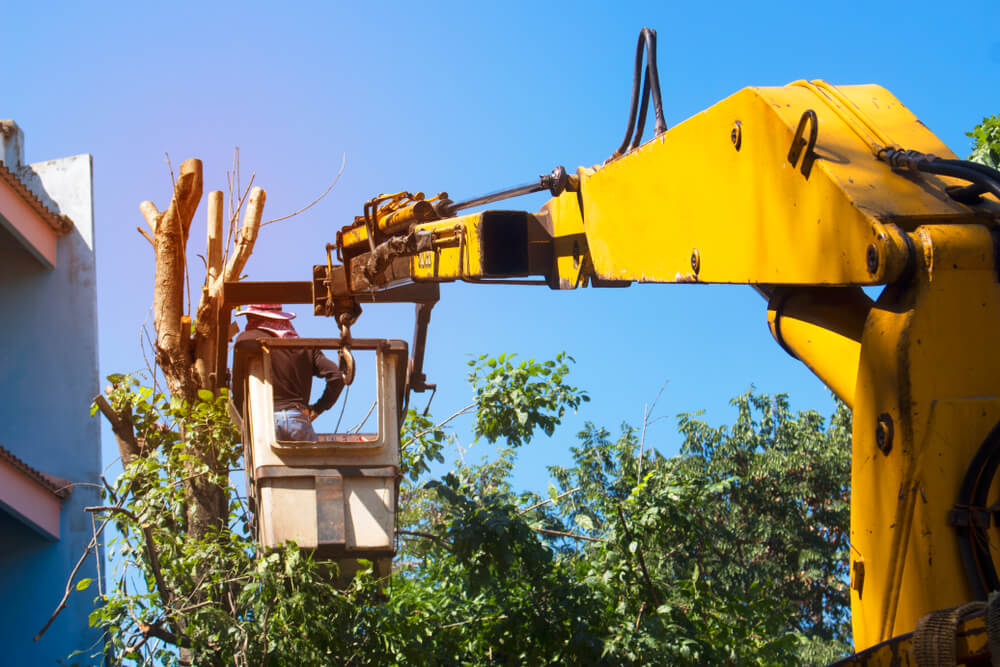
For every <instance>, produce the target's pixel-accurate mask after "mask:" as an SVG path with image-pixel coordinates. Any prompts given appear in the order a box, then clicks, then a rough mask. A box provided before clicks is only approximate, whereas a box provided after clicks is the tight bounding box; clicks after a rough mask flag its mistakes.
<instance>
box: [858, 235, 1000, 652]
mask: <svg viewBox="0 0 1000 667" xmlns="http://www.w3.org/2000/svg"><path fill="white" fill-rule="evenodd" d="M911 238H912V240H913V242H914V245H915V247H916V248H917V251H918V252H917V267H916V271H915V276H914V279H913V280H912V281H911V282H910V283H909V284H907V285H905V286H903V285H901V286H890V287H887V288H886V290H885V291H884V292H883V294H882V295H881V297H880V298H879V299H878V301H877V303H876V305H875V306H874V307H873V308H872V309H871V311H870V313H869V316H868V319H867V322H866V323H865V329H864V333H863V335H862V339H861V358H860V365H859V373H858V380H857V385H856V389H855V397H854V425H853V458H852V472H851V487H852V490H851V494H852V496H851V545H852V549H851V554H852V567H853V564H854V563H858V562H862V563H863V567H864V578H863V583H861V585H859V582H855V585H854V586H853V590H852V591H851V611H852V622H853V627H854V642H855V648H856V649H859V650H860V649H863V648H866V647H869V646H872V645H874V644H877V643H879V642H882V641H885V640H887V639H889V638H890V637H893V636H894V635H897V634H901V633H904V632H908V631H910V630H912V629H913V628H914V627H915V625H916V622H917V620H918V619H919V618H920V617H921V616H923V615H924V614H926V613H927V612H930V611H932V610H935V609H942V608H945V607H951V606H955V605H957V604H959V603H962V602H966V601H969V600H971V599H973V595H972V592H971V589H970V588H969V586H968V584H967V583H966V575H965V572H964V569H963V567H962V562H961V559H960V553H959V549H958V541H957V537H956V533H955V530H954V528H953V527H952V526H950V525H948V512H949V510H950V509H951V508H952V507H953V506H954V504H955V502H956V500H957V496H958V490H959V486H960V484H961V480H962V477H963V475H964V474H965V472H966V469H967V468H968V466H969V463H970V461H971V459H972V457H973V455H974V453H975V452H976V450H977V449H978V448H979V446H980V445H981V443H982V441H983V439H984V438H985V436H986V434H987V433H988V432H989V431H990V429H991V428H992V427H993V425H994V424H996V423H997V421H998V420H1000V354H997V352H996V350H997V346H996V332H997V331H1000V284H998V282H997V274H996V271H995V267H994V259H993V241H992V238H991V235H990V232H989V230H988V229H987V228H985V227H983V226H980V225H928V226H924V227H920V228H919V229H917V231H916V232H915V233H913V234H911ZM880 419H881V420H882V421H883V422H885V421H886V420H888V423H889V424H891V428H890V434H891V435H890V440H891V448H890V449H889V451H888V454H885V453H883V452H882V451H881V450H880V449H879V446H878V442H877V433H878V429H879V421H880ZM884 435H885V432H884V431H883V436H884ZM990 500H991V502H992V500H995V498H991V499H990Z"/></svg>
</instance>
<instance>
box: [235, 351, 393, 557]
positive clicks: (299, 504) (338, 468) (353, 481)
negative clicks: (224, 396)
mask: <svg viewBox="0 0 1000 667" xmlns="http://www.w3.org/2000/svg"><path fill="white" fill-rule="evenodd" d="M340 346H341V341H340V339H337V338H283V339H279V338H275V339H266V340H263V341H251V342H248V343H247V344H241V345H239V346H238V348H237V349H236V350H235V351H234V359H233V386H234V388H235V387H237V386H240V387H241V389H242V391H237V392H235V394H236V395H237V396H240V395H241V396H242V402H243V405H241V406H235V407H236V408H237V409H238V411H239V413H240V414H241V415H242V417H243V418H242V420H241V421H242V424H240V428H241V430H242V433H243V443H244V449H245V451H244V453H245V459H246V470H247V486H248V488H247V496H248V498H250V499H251V506H252V510H253V515H254V520H253V521H254V530H255V532H256V535H257V539H258V541H259V542H260V544H261V546H262V547H264V548H273V547H277V546H278V545H280V544H281V543H282V542H284V541H286V540H293V541H294V542H295V543H296V544H298V546H299V547H301V548H303V549H308V550H312V551H313V552H315V554H316V556H317V557H318V558H320V559H323V560H335V561H338V563H339V565H340V568H341V573H342V575H347V574H348V573H349V572H351V571H353V570H354V569H356V567H357V559H358V558H365V559H368V560H370V561H372V562H373V563H374V564H375V571H376V574H378V575H380V576H385V575H388V573H389V569H390V565H391V562H392V556H393V555H394V553H395V523H396V509H397V505H398V491H399V480H400V475H399V430H400V423H401V420H402V416H403V404H404V396H403V393H404V387H405V384H406V371H407V345H406V343H405V342H403V341H400V340H385V339H354V340H352V341H351V349H352V350H374V351H375V357H376V360H375V365H376V371H377V390H378V407H377V410H376V413H377V432H375V433H351V434H344V433H339V434H338V433H332V434H318V435H319V440H318V441H317V442H292V441H280V440H278V439H277V437H276V435H275V428H274V397H273V392H272V384H271V367H270V351H271V350H274V349H277V348H293V349H324V350H333V349H338V348H340ZM237 383H240V384H239V385H238V384H237Z"/></svg>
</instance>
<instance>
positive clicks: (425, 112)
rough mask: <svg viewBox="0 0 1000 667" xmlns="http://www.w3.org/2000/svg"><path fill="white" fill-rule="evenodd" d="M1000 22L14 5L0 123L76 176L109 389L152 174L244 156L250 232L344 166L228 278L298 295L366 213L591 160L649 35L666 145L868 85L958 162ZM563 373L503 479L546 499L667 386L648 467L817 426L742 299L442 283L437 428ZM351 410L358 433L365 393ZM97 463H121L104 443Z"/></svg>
mask: <svg viewBox="0 0 1000 667" xmlns="http://www.w3.org/2000/svg"><path fill="white" fill-rule="evenodd" d="M618 4H621V5H624V7H621V6H618ZM998 20H1000V4H998V3H996V2H990V1H986V0H984V1H982V2H951V3H947V4H942V3H933V4H932V3H922V2H906V3H902V2H869V3H862V2H839V3H801V2H789V3H777V2H775V3H756V4H752V3H723V2H716V3H683V4H682V3H670V2H657V3H653V2H649V3H616V4H614V5H613V4H612V3H596V2H594V3H588V2H581V3H421V4H419V5H417V4H413V3H333V2H331V3H299V4H296V5H294V6H291V7H282V8H280V9H279V8H278V7H277V5H276V4H274V3H253V2H251V3H240V4H227V3H184V2H177V3H160V4H155V5H154V4H152V3H131V4H128V5H126V4H125V3H105V4H94V3H73V4H71V3H64V4H62V5H59V4H55V5H48V4H43V3H17V4H15V5H13V6H11V7H7V8H5V10H4V20H3V24H2V26H0V35H2V37H3V43H4V45H5V47H6V48H5V51H6V53H7V54H8V55H7V67H6V68H5V72H4V84H5V86H4V87H5V94H4V95H3V98H2V99H3V102H4V105H3V109H2V111H0V115H2V116H3V117H6V118H13V119H15V120H16V121H17V122H18V123H19V124H20V125H21V127H22V128H23V129H24V131H25V135H26V152H27V158H28V160H29V161H38V160H45V159H50V158H54V157H59V156H63V155H70V154H75V153H91V154H92V155H93V156H94V171H95V181H94V195H95V202H96V203H95V213H96V238H97V253H98V280H99V285H98V289H99V312H100V324H99V327H100V340H101V350H100V356H101V371H102V375H106V374H108V373H111V372H118V371H130V370H135V369H140V368H142V367H143V366H144V361H143V358H142V354H141V352H140V349H139V329H140V326H141V325H142V323H143V321H144V320H145V319H146V316H147V312H148V309H149V305H150V301H151V295H152V252H151V248H150V246H149V245H148V243H147V242H146V241H145V240H143V239H142V238H141V237H140V236H139V234H138V233H137V232H136V231H135V227H136V225H138V224H142V217H141V215H140V213H139V210H138V204H139V202H140V201H142V200H144V199H151V200H153V201H154V202H156V203H157V204H158V205H159V206H161V207H163V206H165V205H166V203H167V201H168V199H169V193H170V175H169V172H168V170H167V165H166V160H165V157H164V154H165V152H169V154H170V158H171V160H172V161H173V164H174V167H175V169H176V167H177V165H178V164H179V163H180V162H181V161H182V160H184V159H185V158H187V157H200V158H202V160H203V161H204V165H205V177H206V178H205V181H206V184H205V189H206V192H207V191H208V190H210V189H223V190H225V189H226V171H227V170H228V169H230V168H231V165H232V157H233V148H234V147H235V146H239V147H240V156H241V164H242V168H243V182H244V183H246V181H247V179H248V178H249V175H250V174H251V173H254V174H255V183H256V184H258V185H260V186H262V187H264V188H265V189H266V190H267V192H268V202H267V208H266V210H265V218H271V217H276V216H279V215H284V214H286V213H288V212H290V211H293V210H295V209H298V208H299V207H301V206H302V205H304V204H305V203H307V202H309V201H311V200H312V199H313V198H315V196H316V195H317V194H319V193H320V192H322V191H323V190H324V189H325V188H326V186H327V185H328V184H329V183H330V182H331V181H332V179H333V177H334V176H335V174H336V173H337V170H338V168H339V166H340V162H341V156H342V155H345V154H346V168H345V170H344V173H343V176H342V177H341V179H340V181H339V182H338V184H337V186H336V188H335V189H334V190H333V192H331V194H330V195H329V196H328V197H327V198H326V199H324V200H323V201H322V202H321V203H320V204H318V205H317V206H315V207H314V208H312V209H311V210H310V211H308V212H307V213H306V214H303V215H301V216H299V217H297V218H295V219H293V220H291V221H288V222H285V223H281V224H277V225H272V226H269V227H266V228H265V229H264V230H263V232H262V234H261V237H260V240H259V242H258V248H257V251H256V253H255V256H254V257H253V258H252V259H251V261H250V263H249V265H248V267H247V273H248V275H249V277H250V278H251V279H255V280H306V279H309V277H310V267H311V265H312V264H314V263H321V262H323V261H324V251H323V248H324V245H325V243H327V242H328V241H332V240H333V238H334V234H335V231H336V230H337V229H339V228H340V227H341V226H342V225H344V224H347V223H349V222H350V221H351V220H353V217H354V216H355V215H356V214H358V213H359V212H360V211H361V206H362V204H363V202H364V201H365V200H366V199H368V198H369V197H371V196H372V195H374V194H376V193H379V192H394V191H397V190H411V191H416V190H422V191H425V192H429V193H433V192H438V191H441V190H446V191H448V192H449V193H451V194H452V196H453V197H454V198H456V199H457V198H467V197H470V196H474V195H478V194H481V193H483V192H487V191H492V190H495V189H497V188H500V187H504V186H507V185H512V184H518V183H521V182H524V181H527V180H531V179H533V178H534V177H535V176H537V175H538V174H540V173H545V172H548V171H550V170H551V169H552V168H553V167H554V166H556V165H558V164H563V165H565V166H566V167H568V168H575V167H576V166H578V165H590V164H595V163H598V162H600V161H602V160H603V159H604V158H605V157H607V155H608V154H610V152H611V151H612V150H613V149H614V148H615V147H616V146H617V145H618V143H619V142H620V141H621V138H622V134H623V133H624V125H625V120H626V112H627V106H628V101H629V94H630V90H631V67H632V58H633V53H634V48H635V39H636V35H637V33H638V31H639V29H640V28H641V27H643V26H649V27H652V28H654V29H656V30H657V32H658V34H659V69H660V78H661V82H662V87H663V99H664V108H665V112H666V116H667V121H668V123H669V124H671V125H673V124H676V123H678V122H679V121H681V120H683V119H684V118H686V117H688V116H690V115H692V114H694V113H696V112H698V111H700V110H701V109H703V108H705V107H708V106H711V105H712V104H713V103H715V102H717V101H719V100H721V99H722V98H724V97H726V96H728V95H730V94H732V93H733V92H735V91H737V90H738V89H740V88H742V87H745V86H750V85H781V84H785V83H787V82H789V81H793V80H796V79H800V78H809V79H813V78H822V79H826V80H829V81H831V82H833V83H836V84H851V83H877V84H880V85H883V86H885V87H886V88H888V89H889V90H890V91H891V92H892V93H894V94H895V95H896V96H897V97H898V98H899V99H900V100H901V101H902V102H903V103H904V104H906V105H907V106H908V107H909V108H910V109H911V110H912V111H913V112H914V113H915V114H916V115H917V116H918V117H919V118H921V120H923V121H924V123H925V124H926V125H927V126H928V127H930V128H931V129H932V130H933V131H934V132H935V133H937V134H938V136H939V137H940V138H941V139H942V140H944V142H945V143H946V144H948V145H949V146H950V147H951V148H952V149H953V150H954V151H956V152H957V153H959V154H960V155H963V156H964V155H965V154H966V153H967V152H968V146H969V143H968V139H967V138H966V137H965V136H964V133H965V132H966V131H967V130H969V129H970V128H971V127H972V126H973V125H974V124H975V123H976V122H978V121H979V120H981V119H982V117H983V116H985V115H988V114H993V113H998V112H1000V76H998V71H1000V33H997V32H996V31H995V29H993V28H991V27H989V26H995V25H997V22H998ZM647 136H648V133H647ZM542 201H543V200H542V199H541V198H539V197H535V198H527V199H524V200H522V201H521V202H520V203H518V204H517V205H518V206H521V207H523V208H526V209H528V210H535V209H537V208H538V207H539V206H540V204H541V202H542ZM195 220H196V222H195V227H194V231H193V232H192V240H191V246H190V249H191V251H192V254H193V253H197V252H203V247H204V246H203V244H204V241H203V238H204V211H203V210H200V211H199V213H198V215H197V217H196V219H195ZM196 261H197V260H196ZM196 275H197V274H196ZM331 324H332V323H330V322H327V321H323V320H312V319H311V318H305V317H303V318H300V319H299V320H298V325H299V329H300V331H301V332H302V333H303V334H307V335H317V336H323V335H329V336H333V335H336V334H335V331H334V329H333V327H332V325H331ZM411 332H412V312H411V309H410V308H402V307H389V306H384V307H380V308H376V307H371V308H369V309H367V310H366V313H365V315H364V316H363V317H362V319H361V321H360V322H359V324H358V325H357V326H356V327H355V331H354V333H355V335H357V336H373V337H401V338H409V336H410V335H411ZM560 350H567V351H568V352H569V353H570V354H572V355H573V356H574V357H575V358H576V360H577V362H578V363H577V366H576V370H575V373H574V378H575V382H576V383H577V384H578V385H579V386H582V387H584V388H586V389H587V390H588V391H589V393H590V395H591V397H592V399H593V400H592V402H591V403H590V404H588V405H587V406H586V407H585V410H583V411H581V413H580V414H578V415H576V416H574V417H573V418H572V419H570V420H568V421H567V425H566V427H565V428H563V429H562V430H561V431H557V434H556V436H555V437H553V438H551V439H545V438H544V437H543V438H541V439H539V440H537V441H536V442H535V443H533V445H531V446H530V447H529V448H528V449H526V450H524V451H523V452H522V454H521V459H520V461H521V462H520V467H519V470H518V473H517V480H518V482H519V483H520V484H521V485H523V486H530V487H533V488H535V489H539V490H540V489H542V488H544V486H545V484H546V481H547V476H546V474H545V472H544V466H545V465H547V464H551V463H565V462H566V461H567V453H566V452H567V447H568V445H570V444H572V443H573V442H574V440H575V438H574V434H575V432H576V431H577V430H579V428H580V427H581V426H582V424H583V422H584V421H585V420H589V421H593V422H595V423H598V424H601V425H605V426H607V427H609V428H610V429H611V430H615V429H616V428H617V425H618V424H619V423H620V422H622V421H623V420H624V421H630V422H632V423H638V422H639V421H640V420H641V418H642V414H643V405H644V404H645V403H648V402H650V401H651V400H652V399H653V398H654V397H655V395H656V393H657V391H658V390H659V388H660V387H661V386H662V385H663V383H664V382H667V385H666V388H665V390H664V392H663V395H662V397H661V398H660V401H659V404H658V405H657V412H656V414H657V415H669V416H671V419H667V420H663V421H660V422H658V423H657V424H656V425H655V426H654V427H653V429H652V430H651V431H650V433H649V434H648V435H647V440H648V442H649V443H650V444H652V445H654V446H657V447H659V448H661V449H662V450H663V451H666V452H670V451H673V450H674V449H675V448H676V446H677V445H678V444H679V442H678V439H677V437H676V435H675V433H674V431H675V429H674V423H675V422H674V420H673V419H672V416H673V415H675V414H677V413H679V412H684V411H694V410H699V409H706V410H707V415H708V417H709V418H710V419H711V420H714V421H719V420H725V419H727V418H729V417H730V416H731V413H730V411H729V410H728V408H727V402H728V400H729V398H731V397H732V396H734V395H736V394H738V393H740V392H742V391H744V390H746V389H747V388H748V387H749V386H750V385H751V384H754V385H756V387H757V389H758V390H761V391H767V392H777V391H784V392H788V393H789V394H791V397H792V404H793V406H794V407H795V408H798V409H805V408H817V409H820V410H821V411H823V412H829V410H830V409H831V407H832V401H831V399H830V395H829V392H828V391H827V390H826V388H825V387H824V386H823V385H822V384H821V383H820V382H819V381H818V380H817V379H816V378H815V377H813V376H812V375H811V374H810V373H809V372H808V371H807V370H806V369H805V368H804V367H803V366H801V364H799V362H797V361H795V360H793V359H791V358H790V357H788V356H787V355H786V354H785V353H784V352H783V351H782V350H781V348H780V347H779V346H778V345H777V344H776V343H775V342H774V341H773V340H772V339H771V337H770V334H769V333H768V330H767V325H766V313H765V309H764V302H763V300H761V299H760V298H759V297H758V296H757V295H756V294H755V293H754V292H753V291H752V290H750V289H749V288H745V287H742V288H741V287H721V286H716V287H713V286H641V287H632V288H629V289H627V290H607V291H601V290H578V291H576V292H563V293H557V292H550V291H548V290H547V289H544V288H527V287H521V288H518V287H483V286H465V285H458V286H444V287H443V289H442V300H441V303H440V304H439V305H438V307H437V308H436V309H435V311H434V314H433V317H432V321H431V329H430V337H429V342H428V354H427V361H426V371H427V374H428V379H429V380H430V381H431V382H436V383H437V384H438V386H439V387H440V390H439V392H438V395H437V397H436V398H435V399H434V405H433V411H434V414H436V415H440V416H445V415H447V414H450V413H451V412H452V411H453V410H454V409H457V408H458V407H460V406H461V405H464V403H465V402H467V400H468V397H469V389H468V387H467V385H466V380H465V378H466V372H467V367H466V365H465V364H466V361H467V360H468V359H469V358H470V355H478V354H480V353H482V352H492V353H499V352H517V353H519V354H521V355H524V356H526V357H550V356H553V355H554V354H555V353H557V352H558V351H560ZM52 381H55V379H52ZM355 393H356V396H357V397H360V398H358V399H357V400H359V401H361V403H364V405H363V406H362V407H361V409H360V411H361V412H362V413H363V412H364V410H365V409H367V402H366V400H367V399H364V397H363V396H362V395H363V394H364V387H363V386H361V385H359V387H358V391H357V392H355ZM88 400H89V397H81V407H80V409H81V410H85V409H87V402H88ZM415 404H416V405H417V406H418V407H419V406H422V405H423V402H422V399H421V397H419V396H417V397H415ZM459 433H463V430H462V428H461V427H459ZM464 440H465V441H466V442H468V438H467V437H464ZM478 447H479V446H478V445H477V448H478ZM104 451H105V454H106V457H107V458H108V460H110V459H111V458H113V457H114V456H115V455H116V452H115V447H114V444H113V438H112V437H111V436H110V433H106V435H105V439H104ZM475 451H476V450H473V452H475ZM484 451H485V450H484ZM473 456H475V454H473Z"/></svg>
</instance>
